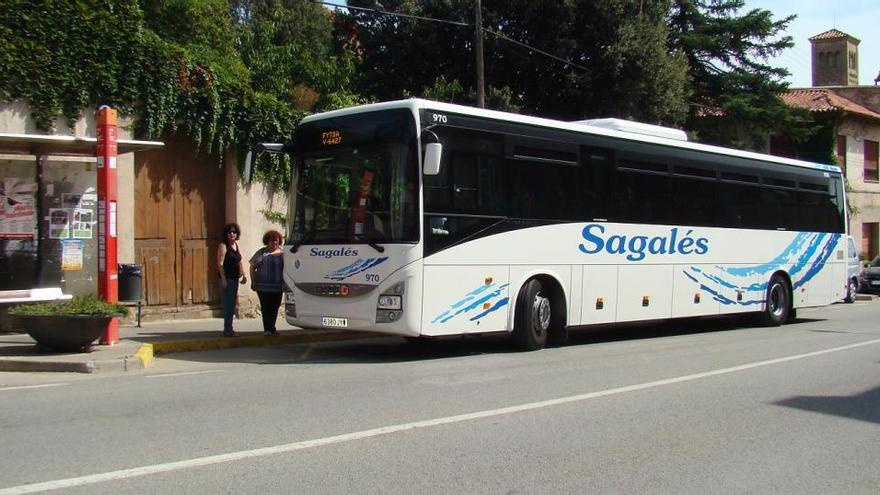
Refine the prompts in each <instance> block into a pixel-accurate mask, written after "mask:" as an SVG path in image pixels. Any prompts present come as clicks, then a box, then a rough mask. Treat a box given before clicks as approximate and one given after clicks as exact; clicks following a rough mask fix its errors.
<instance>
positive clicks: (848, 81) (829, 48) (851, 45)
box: [810, 29, 861, 86]
mask: <svg viewBox="0 0 880 495" xmlns="http://www.w3.org/2000/svg"><path fill="white" fill-rule="evenodd" d="M859 43H861V41H860V40H858V39H857V38H854V37H852V36H850V35H848V34H846V33H844V32H842V31H838V30H837V29H832V30H830V31H825V32H824V33H820V34H817V35H816V36H813V37H812V38H810V44H811V45H812V48H813V50H812V51H813V53H812V58H813V86H858V85H859Z"/></svg>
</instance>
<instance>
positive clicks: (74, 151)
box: [0, 133, 165, 157]
mask: <svg viewBox="0 0 880 495" xmlns="http://www.w3.org/2000/svg"><path fill="white" fill-rule="evenodd" d="M97 146H98V139H97V138H93V137H82V136H56V135H47V134H9V133H0V154H7V155H49V156H82V157H94V156H95V152H96V149H97ZM163 146H165V143H162V142H161V141H137V140H133V139H120V140H119V141H118V142H117V150H118V151H117V153H118V154H120V155H122V154H125V153H133V152H135V151H145V150H151V149H159V148H161V147H163Z"/></svg>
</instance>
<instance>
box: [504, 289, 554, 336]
mask: <svg viewBox="0 0 880 495" xmlns="http://www.w3.org/2000/svg"><path fill="white" fill-rule="evenodd" d="M541 289H542V287H541V282H539V281H537V280H534V279H532V280H529V281H528V282H526V285H524V286H523V288H522V289H520V291H519V295H518V296H517V297H516V317H515V319H514V322H513V343H514V344H515V345H516V346H517V347H519V348H520V349H522V350H524V351H536V350H538V349H542V348H543V347H544V346H545V345H546V344H547V334H548V333H549V332H548V330H549V329H550V323H551V322H550V315H551V313H552V312H551V306H550V299H548V298H547V297H545V296H544V295H543V293H542V292H541Z"/></svg>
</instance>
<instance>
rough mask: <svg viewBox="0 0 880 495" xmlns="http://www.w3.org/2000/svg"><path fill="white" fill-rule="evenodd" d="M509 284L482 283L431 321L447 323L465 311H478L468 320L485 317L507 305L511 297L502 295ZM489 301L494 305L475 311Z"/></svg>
mask: <svg viewBox="0 0 880 495" xmlns="http://www.w3.org/2000/svg"><path fill="white" fill-rule="evenodd" d="M509 285H510V284H502V285H498V284H486V285H481V286H479V287H477V288H476V289H474V290H472V291H470V292H468V293H467V294H466V295H465V296H464V298H462V299H459V300H458V301H456V302H454V303H452V305H451V306H449V309H447V310H446V311H444V312H442V313H440V314H439V315H437V316H436V317H435V318H434V319H433V320H431V323H446V322H447V321H449V320H451V319H453V318H455V317H456V316H458V315H460V314H463V313H476V314H473V316H470V318H468V320H470V321H477V320H479V319H480V318H484V317H485V316H487V315H489V314H491V313H494V312H495V311H498V310H499V309H501V308H503V307H504V306H507V303H508V302H509V300H510V298H508V297H506V296H505V297H501V295H502V294H503V293H504V289H506V288H507V287H508V286H509ZM487 302H488V303H492V305H491V306H490V307H489V308H488V309H484V310H483V311H480V312H475V311H474V310H477V309H483V306H484V305H485V303H487ZM466 316H467V315H466Z"/></svg>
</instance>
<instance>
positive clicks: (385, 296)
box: [376, 282, 406, 323]
mask: <svg viewBox="0 0 880 495" xmlns="http://www.w3.org/2000/svg"><path fill="white" fill-rule="evenodd" d="M405 287H406V284H405V283H404V282H398V283H396V284H394V285H392V286H391V287H389V288H388V289H386V290H385V291H384V292H382V293H381V294H379V300H378V301H377V303H376V323H390V322H392V321H397V320H398V319H399V318H400V315H401V313H403V290H404V288H405Z"/></svg>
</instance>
